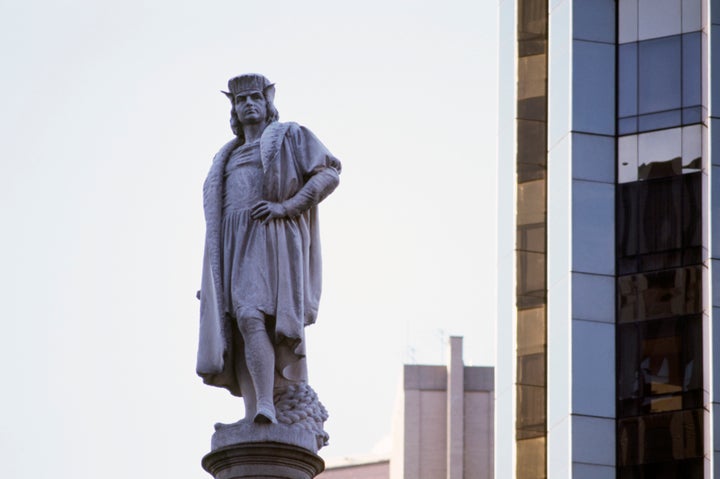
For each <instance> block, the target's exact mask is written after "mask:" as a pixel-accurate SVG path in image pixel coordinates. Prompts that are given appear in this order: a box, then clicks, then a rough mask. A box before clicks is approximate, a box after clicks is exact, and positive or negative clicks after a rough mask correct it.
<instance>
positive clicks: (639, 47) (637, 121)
mask: <svg viewBox="0 0 720 479" xmlns="http://www.w3.org/2000/svg"><path fill="white" fill-rule="evenodd" d="M702 35H703V33H702V32H692V33H685V34H682V35H672V36H664V37H662V38H652V39H649V40H644V41H640V42H632V43H624V44H622V45H620V46H619V48H618V117H619V121H618V130H619V133H620V134H621V135H626V134H630V133H636V132H639V131H650V130H657V129H663V128H672V127H675V126H680V125H683V124H692V123H699V122H701V121H702V113H703V111H702V109H701V106H702V94H701V92H702V42H703V37H702Z"/></svg>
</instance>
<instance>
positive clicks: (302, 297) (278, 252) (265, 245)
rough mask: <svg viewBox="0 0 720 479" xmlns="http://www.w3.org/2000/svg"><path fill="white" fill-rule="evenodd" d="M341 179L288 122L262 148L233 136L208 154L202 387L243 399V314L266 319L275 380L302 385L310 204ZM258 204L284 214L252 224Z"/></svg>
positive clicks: (315, 269)
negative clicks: (238, 369) (238, 321)
mask: <svg viewBox="0 0 720 479" xmlns="http://www.w3.org/2000/svg"><path fill="white" fill-rule="evenodd" d="M339 172H340V162H339V161H338V160H337V159H336V158H335V157H333V156H332V155H331V154H330V152H329V151H328V150H327V149H326V148H325V146H324V145H323V144H322V143H320V141H319V140H318V139H317V138H316V137H315V136H314V135H313V134H312V133H311V132H310V131H309V130H307V129H305V128H303V127H301V126H299V125H297V124H295V123H271V124H270V125H268V126H267V127H266V128H265V131H264V132H263V135H262V137H261V139H260V141H259V142H257V143H255V144H249V145H242V146H241V145H240V144H239V141H238V140H237V139H235V140H233V141H231V142H229V143H228V144H226V145H225V146H224V147H223V148H222V149H221V150H220V151H219V152H218V154H217V155H215V158H214V160H213V164H212V166H211V168H210V172H209V174H208V177H207V179H206V181H205V186H204V188H203V196H204V209H205V220H206V225H207V230H206V237H205V255H204V263H203V274H202V286H201V290H200V346H199V349H198V362H197V372H198V374H199V375H200V376H202V377H203V380H204V381H205V382H206V383H208V384H212V385H214V386H221V387H225V388H227V389H228V390H230V392H232V393H233V394H234V395H237V396H240V395H242V391H241V390H240V386H239V384H238V382H237V377H236V374H235V371H234V367H235V362H236V361H237V360H238V357H236V356H237V355H240V354H241V353H242V352H241V351H237V350H236V346H237V345H238V344H242V341H241V339H240V335H239V332H238V330H237V327H236V326H235V325H234V321H235V319H234V318H235V317H236V315H237V312H238V311H239V310H240V311H242V310H244V309H247V310H250V311H259V312H261V313H263V314H264V315H266V316H267V317H268V318H270V321H269V324H271V325H272V326H273V327H272V328H271V331H270V335H271V340H272V341H273V343H274V344H275V349H276V369H277V371H278V373H279V374H281V375H282V376H283V377H285V378H288V379H291V380H293V379H295V380H299V379H303V377H302V375H303V368H304V364H302V362H303V358H304V356H305V345H304V326H306V325H308V324H312V323H314V322H315V319H316V317H317V310H318V303H319V300H320V290H321V258H320V237H319V230H318V223H317V204H318V203H319V202H320V201H321V200H322V199H323V198H324V197H325V196H327V195H328V194H329V193H330V192H332V190H333V189H334V188H335V187H336V186H337V184H338V182H339V176H338V175H339ZM261 199H264V200H268V201H272V202H277V203H282V204H283V206H285V208H286V210H287V211H288V216H289V217H288V218H283V219H276V220H273V221H270V222H269V223H268V224H266V225H263V224H262V223H261V222H260V221H255V220H253V219H252V218H251V217H250V210H249V208H251V207H252V206H253V205H254V204H255V203H257V201H259V200H261ZM240 360H242V358H241V357H240Z"/></svg>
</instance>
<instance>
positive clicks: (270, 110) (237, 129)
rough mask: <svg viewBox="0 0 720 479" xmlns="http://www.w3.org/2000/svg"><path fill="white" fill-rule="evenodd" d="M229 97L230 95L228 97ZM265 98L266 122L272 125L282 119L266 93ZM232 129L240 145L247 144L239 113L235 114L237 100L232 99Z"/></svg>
mask: <svg viewBox="0 0 720 479" xmlns="http://www.w3.org/2000/svg"><path fill="white" fill-rule="evenodd" d="M228 96H229V95H228ZM263 98H264V99H265V105H266V107H267V108H266V111H265V122H266V123H267V124H270V123H272V122H274V121H278V120H279V119H280V114H279V113H278V111H277V108H275V105H274V104H273V102H272V100H269V99H268V98H267V96H266V95H265V93H263ZM230 103H231V107H230V128H231V129H232V132H233V133H234V134H235V136H237V137H238V139H239V140H240V143H241V144H242V143H245V133H243V129H242V123H240V118H238V116H237V112H235V100H234V99H233V98H230Z"/></svg>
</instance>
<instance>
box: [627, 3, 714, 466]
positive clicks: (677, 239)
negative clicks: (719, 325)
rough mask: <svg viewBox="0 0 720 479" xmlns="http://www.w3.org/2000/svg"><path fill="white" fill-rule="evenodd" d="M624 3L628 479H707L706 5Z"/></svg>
mask: <svg viewBox="0 0 720 479" xmlns="http://www.w3.org/2000/svg"><path fill="white" fill-rule="evenodd" d="M620 3H621V4H624V5H623V8H621V9H620V10H619V11H620V15H619V18H618V24H619V25H620V38H619V44H618V49H617V55H618V57H617V65H618V72H617V84H618V100H617V105H618V106H617V116H618V119H617V132H618V135H619V137H618V141H617V159H618V166H617V182H618V185H617V187H616V252H615V258H616V270H617V280H616V288H617V289H616V305H617V312H616V324H617V326H616V341H617V342H616V351H617V353H616V367H617V376H616V381H617V382H616V394H617V403H616V415H617V441H616V442H617V458H616V462H617V477H618V478H622V479H625V478H627V479H630V478H633V479H634V478H638V479H639V478H665V477H667V478H671V477H672V478H681V477H682V478H688V479H693V478H702V477H704V464H703V456H704V430H705V428H704V409H703V407H704V403H703V401H704V397H703V312H704V309H703V277H704V276H705V274H704V271H703V270H704V268H705V265H704V264H703V243H704V242H703V235H702V232H703V194H702V191H703V183H704V176H703V173H702V165H703V150H704V148H703V145H704V138H705V137H706V125H705V124H704V119H705V118H706V116H707V108H706V105H704V104H703V94H702V92H703V76H702V72H703V66H702V65H703V60H702V59H703V44H704V39H703V35H704V33H703V31H702V22H701V21H698V19H700V18H701V11H702V3H701V0H682V1H681V0H660V3H661V5H658V4H656V5H654V8H653V5H651V4H650V3H649V2H647V1H645V0H633V1H628V0H624V1H621V2H620ZM623 15H625V16H623ZM684 17H687V18H685V19H683V18H684ZM691 17H692V18H691Z"/></svg>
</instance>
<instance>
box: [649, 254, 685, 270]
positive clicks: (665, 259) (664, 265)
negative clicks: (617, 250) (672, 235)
mask: <svg viewBox="0 0 720 479" xmlns="http://www.w3.org/2000/svg"><path fill="white" fill-rule="evenodd" d="M682 260H683V254H682V250H672V251H665V252H663V253H654V254H645V255H640V256H638V271H657V270H659V269H668V268H677V267H678V266H682V264H683V262H682Z"/></svg>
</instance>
